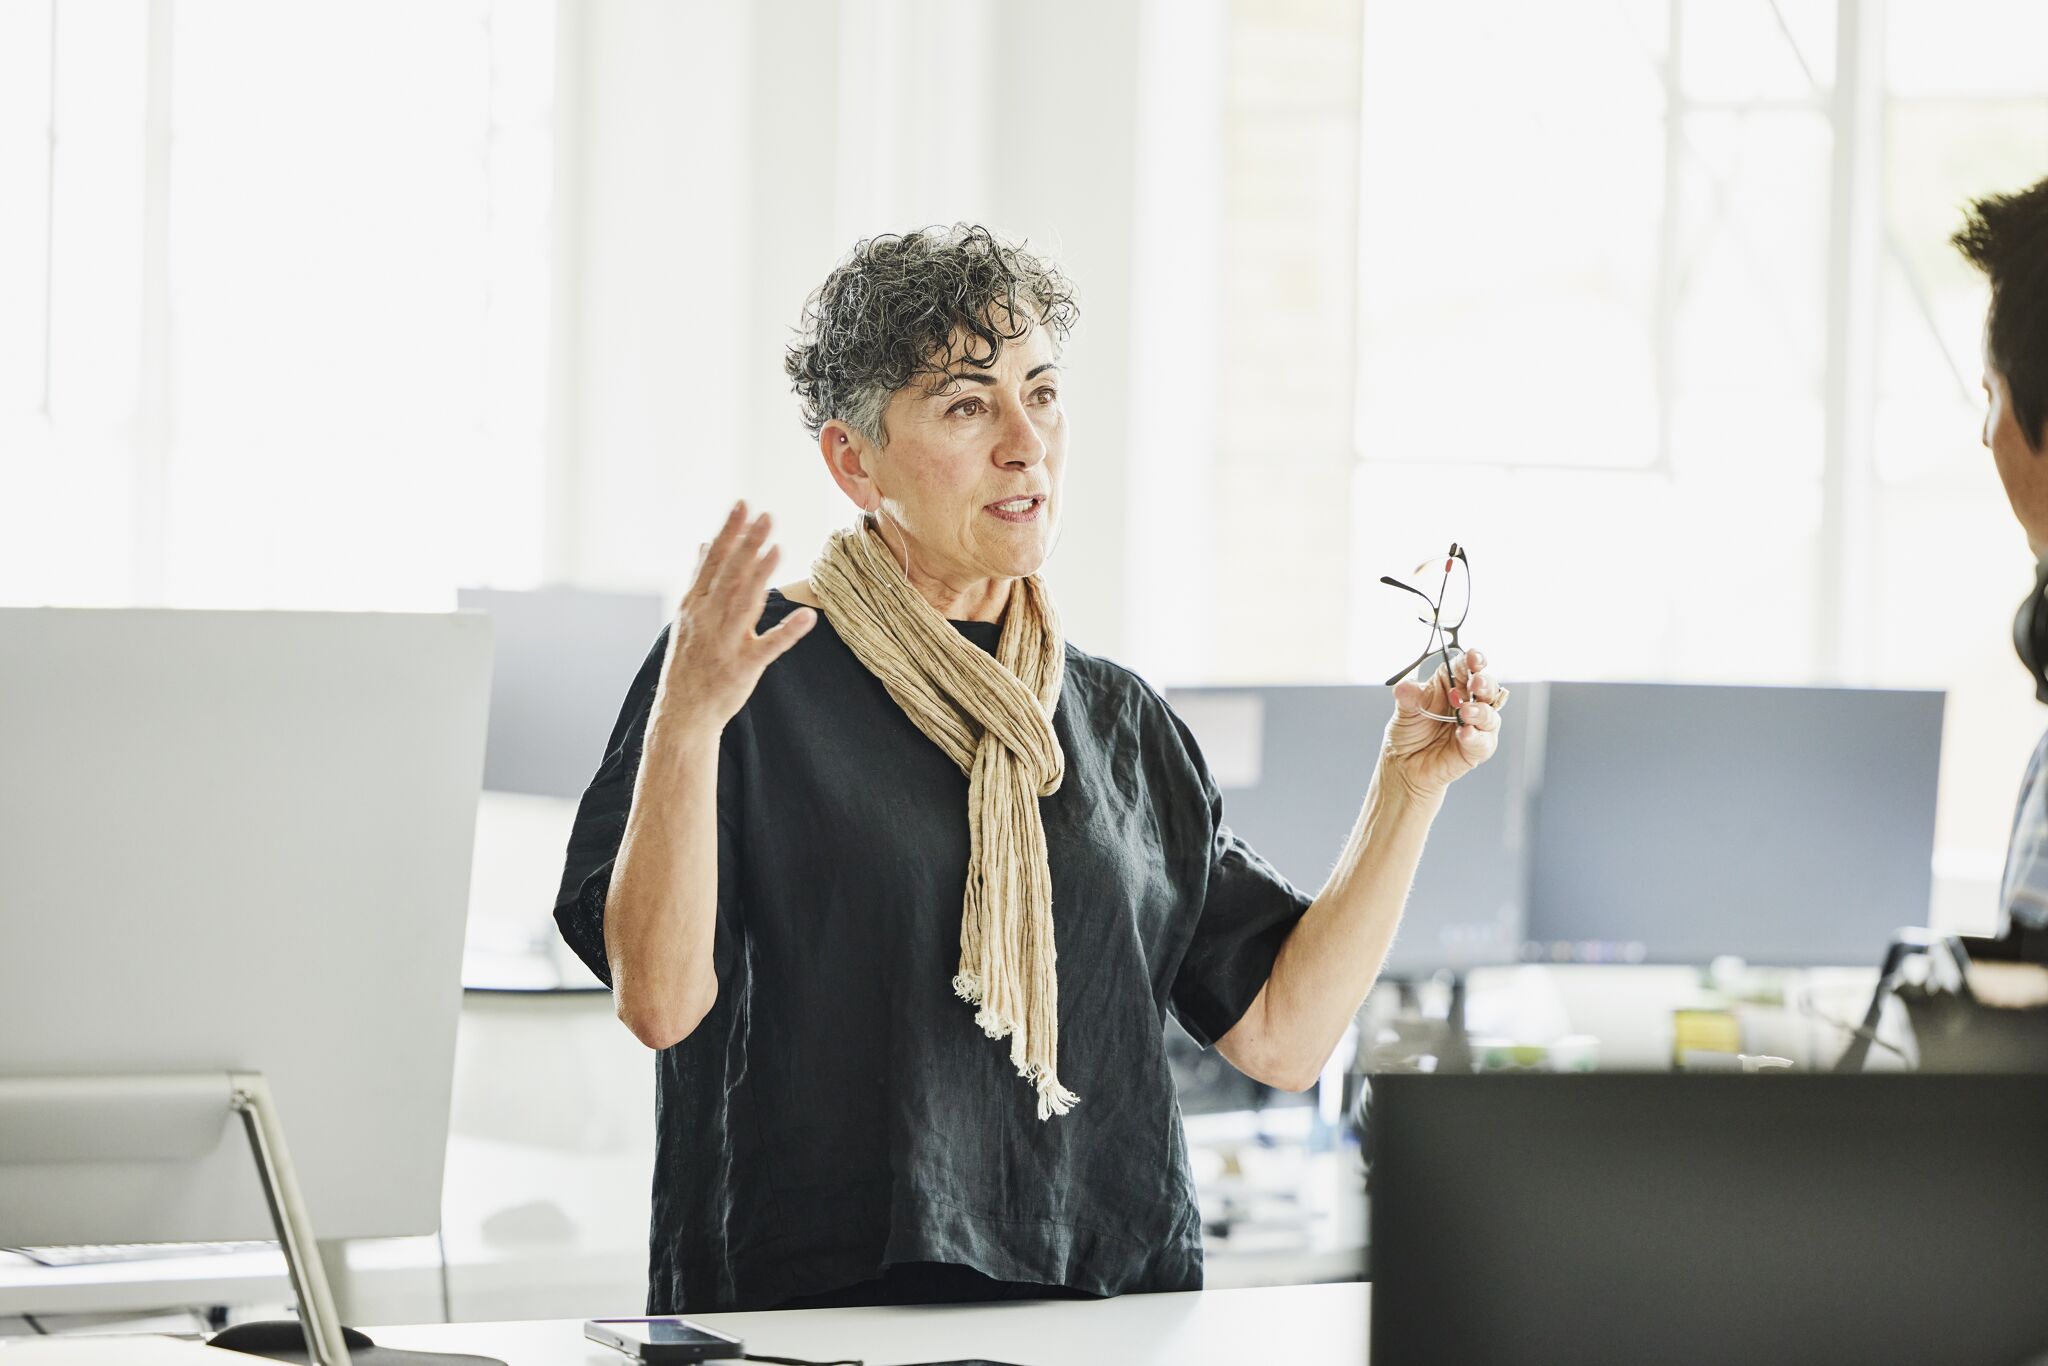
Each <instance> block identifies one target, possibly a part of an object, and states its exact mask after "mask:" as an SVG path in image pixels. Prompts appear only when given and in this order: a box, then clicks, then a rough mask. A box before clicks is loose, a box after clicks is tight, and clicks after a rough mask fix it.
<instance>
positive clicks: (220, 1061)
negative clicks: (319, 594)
mask: <svg viewBox="0 0 2048 1366" xmlns="http://www.w3.org/2000/svg"><path fill="white" fill-rule="evenodd" d="M490 645H491V642H490V623H489V622H488V621H487V620H486V619H485V618H483V617H482V616H481V615H478V614H475V613H459V614H435V615H395V614H394V615H386V614H354V613H325V612H320V613H312V612H305V613H302V612H198V611H128V610H57V609H5V610H0V756H4V758H0V922H4V924H5V927H6V928H5V934H4V948H0V1080H12V1081H15V1082H19V1081H21V1080H22V1079H30V1078H40V1079H49V1078H57V1077H80V1076H82V1077H87V1078H104V1077H111V1076H134V1075H147V1076H151V1077H155V1076H161V1075H185V1074H197V1073H207V1072H212V1073H220V1074H225V1073H227V1072H229V1071H254V1072H261V1073H262V1074H263V1075H264V1076H265V1077H266V1078H267V1079H268V1082H269V1088H270V1092H271V1094H272V1095H273V1096H274V1097H275V1100H276V1103H277V1109H278V1115H279V1117H280V1118H281V1120H282V1124H283V1131H284V1135H285V1138H286V1142H287V1145H288V1147H289V1150H290V1156H291V1159H292V1165H293V1166H294V1167H295V1168H296V1170H297V1174H298V1184H299V1187H300V1189H301V1190H302V1191H303V1193H304V1196H305V1204H306V1208H307V1210H308V1212H309V1214H310V1223H311V1227H312V1229H313V1231H314V1232H315V1234H316V1235H317V1236H318V1237H320V1238H322V1239H341V1238H369V1237H395V1236H401V1235H411V1234H422V1233H431V1232H433V1231H434V1230H435V1229H436V1228H437V1227H439V1224H440V1200H441V1173H442V1166H443V1162H444V1159H445V1156H446V1151H447V1139H448V1106H449V1092H450V1084H451V1079H452V1073H453V1066H454V1048H455V1026H456V1018H457V1014H458V1010H459V1008H460V1003H461V989H460V981H459V963H460V957H461V951H462V929H463V911H464V907H465V903H466V896H467V880H468V876H469V866H470V835H471V825H472V822H473V821H474V820H475V817H476V805H477V792H478V785H479V781H480V778H481V774H482V770H483V744H484V715H485V701H486V697H487V695H488V689H489V678H490ZM16 1089H17V1090H18V1089H20V1088H18V1087H17V1088H16ZM223 1094H225V1090H224V1091H223ZM211 1122H212V1123H213V1124H214V1125H215V1129H214V1130H210V1131H209V1132H208V1133H207V1134H202V1135H201V1141H200V1142H199V1144H198V1146H197V1147H196V1148H195V1149H192V1150H191V1151H190V1152H189V1155H188V1156H186V1157H183V1158H181V1159H179V1160H175V1161H172V1160H162V1159H158V1160H151V1159H147V1158H143V1157H137V1158H135V1159H134V1160H127V1161H116V1162H65V1161H40V1162H23V1161H19V1160H16V1159H10V1158H5V1157H0V1244H8V1245H23V1244H27V1245H35V1244H75V1243H99V1242H178V1241H228V1240H240V1239H267V1238H270V1237H273V1236H275V1225H274V1224H273V1222H272V1218H271V1214H270V1211H269V1209H268V1207H267V1206H266V1204H265V1200H264V1194H263V1189H262V1187H261V1185H260V1184H259V1182H258V1180H257V1178H256V1167H255V1164H254V1162H253V1159H252V1156H251V1151H250V1147H249V1144H248V1142H247V1141H246V1139H245V1137H244V1134H243V1132H242V1130H241V1128H240V1126H239V1125H237V1124H235V1123H234V1122H233V1117H232V1116H231V1115H229V1114H228V1113H226V1111H225V1110H222V1111H221V1112H220V1113H219V1114H218V1118H217V1120H215V1121H211ZM214 1132H217V1139H216V1138H213V1137H212V1136H211V1135H212V1134H213V1133H214ZM8 1137H11V1136H10V1135H4V1134H0V1152H4V1150H5V1149H6V1147H7V1144H6V1142H5V1141H4V1140H5V1139H7V1138H8ZM142 1137H147V1135H143V1136H142ZM138 1142H139V1140H138Z"/></svg>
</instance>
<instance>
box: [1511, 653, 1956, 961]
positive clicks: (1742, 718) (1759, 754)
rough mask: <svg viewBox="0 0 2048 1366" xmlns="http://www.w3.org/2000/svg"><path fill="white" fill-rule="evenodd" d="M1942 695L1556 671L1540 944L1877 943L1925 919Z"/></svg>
mask: <svg viewBox="0 0 2048 1366" xmlns="http://www.w3.org/2000/svg"><path fill="white" fill-rule="evenodd" d="M1943 703H1944V695H1943V694H1942V693H1940V692H1925V691H1913V690H1897V689H1885V688H1774V687H1717V686H1695V685H1690V684H1685V685H1680V684H1663V683H1553V684H1551V685H1550V688H1549V691H1548V701H1547V706H1546V707H1545V708H1544V710H1543V715H1542V720H1541V726H1540V728H1541V730H1542V731H1543V738H1542V756H1543V757H1542V765H1541V772H1540V776H1539V777H1538V779H1537V781H1536V782H1535V783H1534V785H1533V786H1534V808H1533V811H1532V814H1531V820H1530V830H1531V832H1532V839H1531V846H1530V858H1529V902H1528V940H1529V942H1528V944H1527V946H1526V956H1527V957H1529V958H1531V959H1534V960H1537V961H1567V962H1570V961H1578V962H1589V961H1590V962H1648V963H1706V962H1708V961H1710V960H1712V959H1713V958H1715V957H1717V956H1719V955H1722V954H1735V955H1739V956H1741V957H1743V958H1746V959H1748V960H1749V961H1751V962H1753V963H1760V964H1767V965H1772V966H1785V967H1806V966H1828V965H1844V964H1859V965H1860V964H1864V963H1874V962H1876V960H1877V958H1878V956H1879V955H1880V954H1882V952H1883V951H1884V946H1885V944H1886V943H1888V942H1889V941H1890V939H1891V936H1892V932H1893V931H1894V930H1896V929H1898V928H1899V927H1901V926H1904V925H1924V924H1925V923H1926V921H1927V913H1928V902H1929V897H1930V891H1931V888H1932V880H1933V871H1932V862H1933V852H1934V799H1935V784H1936V779H1937V775H1938V772H1939V769H1940V763H1941V728H1942V713H1943Z"/></svg>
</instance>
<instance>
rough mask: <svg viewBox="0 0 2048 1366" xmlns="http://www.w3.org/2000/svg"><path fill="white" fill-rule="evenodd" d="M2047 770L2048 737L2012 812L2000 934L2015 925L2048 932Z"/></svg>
mask: <svg viewBox="0 0 2048 1366" xmlns="http://www.w3.org/2000/svg"><path fill="white" fill-rule="evenodd" d="M2044 767H2048V735H2044V736H2042V737H2041V740H2040V742H2039V743H2038V744H2036V745H2035V747H2034V756H2033V758H2032V759H2031V760H2029V761H2028V763H2027V776H2026V778H2025V780H2024V781H2023V782H2022V783H2021V784H2020V798H2019V802H2018V804H2017V805H2016V806H2015V807H2014V809H2013V817H2012V837H2011V839H2010V841H2009V842H2008V843H2007V845H2006V850H2005V875H2004V877H2003V878H2001V879H2000V881H2001V884H2002V885H2001V887H2000V896H1999V901H2000V903H2001V907H2002V909H2003V912H2004V915H2003V919H2004V921H2005V923H2004V924H2003V925H2001V926H2000V927H1999V933H2000V934H2004V933H2006V932H2007V931H2008V930H2009V929H2010V928H2011V927H2012V926H2013V925H2014V924H2018V925H2021V926H2024V927H2027V928H2030V929H2036V930H2040V929H2048V785H2044V784H2043V781H2042V776H2043V771H2044Z"/></svg>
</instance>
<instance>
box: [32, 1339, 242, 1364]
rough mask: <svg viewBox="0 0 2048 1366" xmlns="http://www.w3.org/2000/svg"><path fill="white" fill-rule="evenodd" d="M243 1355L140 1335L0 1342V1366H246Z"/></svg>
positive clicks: (195, 1343) (198, 1344) (191, 1343)
mask: <svg viewBox="0 0 2048 1366" xmlns="http://www.w3.org/2000/svg"><path fill="white" fill-rule="evenodd" d="M250 1360H251V1357H250V1356H249V1354H248V1353H246V1352H230V1351H227V1350H225V1349H223V1348H220V1347H207V1346H204V1345H203V1344H200V1343H197V1342H185V1341H183V1340H181V1339H178V1338H166V1337H154V1336H151V1335H149V1334H144V1333H102V1334H89V1333H81V1334H79V1335H78V1336H76V1337H69V1336H66V1337H47V1338H22V1339H17V1340H15V1341H13V1342H0V1366H84V1363H87V1362H90V1363H92V1366H209V1363H210V1364H211V1366H235V1363H240V1366H249V1362H250Z"/></svg>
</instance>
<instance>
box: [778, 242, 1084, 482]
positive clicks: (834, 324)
mask: <svg viewBox="0 0 2048 1366" xmlns="http://www.w3.org/2000/svg"><path fill="white" fill-rule="evenodd" d="M1079 313H1080V310H1079V309H1078V308H1076V307H1075V304H1074V291H1073V287H1072V286H1071V285H1069V284H1068V283H1067V281H1066V277H1064V276H1063V275H1061V274H1060V272H1059V270H1058V268H1057V267H1056V266H1054V265H1053V264H1052V263H1051V262H1049V261H1046V260H1043V259H1041V258H1039V257H1037V256H1034V255H1032V254H1031V253H1030V252H1028V251H1026V250H1025V249H1024V248H1023V246H1022V245H1021V244H1018V245H1012V244H1011V243H1008V242H1005V241H1003V240H1002V239H1001V238H999V237H997V236H996V235H995V234H994V233H992V232H990V231H989V230H988V229H987V228H983V227H976V226H975V225H973V224H971V223H955V224H954V225H953V226H952V227H950V228H940V227H931V228H920V229H918V230H917V231H915V232H908V233H904V234H902V235H901V236H897V235H895V234H886V235H884V236H880V237H870V238H868V239H867V240H866V241H864V242H861V243H858V244H857V245H856V246H855V247H854V249H853V250H852V251H851V252H850V253H848V254H847V257H846V259H845V260H843V261H841V262H840V263H839V264H838V265H837V266H836V267H834V268H833V271H832V273H831V274H830V275H828V276H826V277H825V283H824V284H822V285H820V286H818V289H817V291H816V292H815V293H814V294H812V295H811V297H810V298H809V299H807V300H805V301H804V311H803V320H802V323H801V324H800V325H799V327H798V329H797V336H796V340H795V341H793V342H791V343H790V345H789V349H788V351H787V353H786V354H785V355H784V356H783V360H782V368H783V370H784V371H785V372H786V373H787V374H788V375H789V382H790V387H791V388H793V389H795V390H796V394H797V397H798V399H800V400H801V401H802V404H803V419H804V425H805V426H806V427H808V428H809V429H810V432H811V435H812V436H816V435H817V434H818V433H819V432H820V431H821V430H823V428H824V426H825V424H826V423H827V422H829V421H831V420H833V419H835V418H836V419H838V420H839V421H841V422H844V423H845V424H846V425H847V426H849V427H851V428H853V429H854V430H855V431H857V432H859V433H860V434H861V435H862V436H865V437H867V438H868V439H869V440H870V441H874V442H877V443H882V442H886V441H887V440H888V433H887V432H885V431H884V430H883V428H882V413H883V410H884V409H886V408H887V407H888V406H889V396H890V395H891V394H893V393H895V392H896V391H897V390H898V389H901V388H902V387H903V386H905V385H906V384H909V383H911V382H912V381H913V380H922V381H923V382H924V383H926V384H927V385H932V384H935V383H937V382H939V381H938V380H937V377H938V376H940V375H943V374H944V373H945V372H946V371H947V370H948V369H949V368H950V367H951V366H952V365H953V364H954V363H955V362H956V361H966V362H967V363H968V364H969V365H974V366H978V367H980V368H982V369H984V370H986V369H987V368H989V367H990V366H992V365H994V364H995V363H996V357H997V356H998V355H1000V354H1001V353H1002V349H1003V343H1004V342H1006V341H1016V340H1017V339H1018V338H1020V337H1022V336H1023V335H1024V334H1025V333H1026V332H1028V331H1030V329H1031V327H1032V326H1033V325H1034V324H1036V325H1039V326H1042V327H1044V328H1046V329H1047V330H1048V331H1049V332H1050V333H1051V335H1052V341H1053V345H1054V347H1055V348H1057V347H1058V346H1059V345H1060V344H1061V343H1062V342H1064V341H1065V340H1066V339H1067V336H1068V334H1069V333H1070V332H1072V331H1073V327H1074V320H1075V319H1076V318H1077V317H1078V316H1079Z"/></svg>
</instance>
